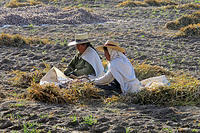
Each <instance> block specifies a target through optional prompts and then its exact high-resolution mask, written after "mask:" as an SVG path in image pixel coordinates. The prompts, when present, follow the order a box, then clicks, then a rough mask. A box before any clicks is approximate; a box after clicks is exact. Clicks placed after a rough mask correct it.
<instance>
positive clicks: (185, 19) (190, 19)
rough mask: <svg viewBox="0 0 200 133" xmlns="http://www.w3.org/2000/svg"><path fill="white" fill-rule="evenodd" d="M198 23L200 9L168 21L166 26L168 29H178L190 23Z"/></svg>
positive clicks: (199, 20) (199, 21)
mask: <svg viewBox="0 0 200 133" xmlns="http://www.w3.org/2000/svg"><path fill="white" fill-rule="evenodd" d="M198 23H200V11H197V12H194V13H192V14H190V15H184V16H182V17H180V18H178V19H177V20H175V21H171V22H168V23H167V24H166V26H165V27H166V28H168V29H170V30H178V29H181V28H183V27H186V26H188V25H190V24H198Z"/></svg>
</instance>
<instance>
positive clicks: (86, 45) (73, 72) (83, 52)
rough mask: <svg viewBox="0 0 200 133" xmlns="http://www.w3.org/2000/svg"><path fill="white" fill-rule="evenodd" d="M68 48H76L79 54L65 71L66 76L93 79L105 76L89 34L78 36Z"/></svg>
mask: <svg viewBox="0 0 200 133" xmlns="http://www.w3.org/2000/svg"><path fill="white" fill-rule="evenodd" d="M68 46H76V49H77V50H78V53H77V54H76V55H75V56H74V58H73V59H72V60H71V62H70V63H69V64H68V67H67V69H65V70H64V74H65V75H66V76H70V77H72V78H73V77H74V76H83V75H86V76H89V77H90V78H91V79H92V78H97V77H99V76H100V75H103V73H104V72H103V71H104V67H103V65H102V63H101V59H100V57H99V55H98V54H97V52H96V50H95V49H94V47H93V46H92V45H91V44H90V42H89V40H88V34H78V35H76V36H75V41H73V42H70V43H69V44H68Z"/></svg>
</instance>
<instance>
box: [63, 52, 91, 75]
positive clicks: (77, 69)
mask: <svg viewBox="0 0 200 133" xmlns="http://www.w3.org/2000/svg"><path fill="white" fill-rule="evenodd" d="M64 74H65V75H66V76H69V75H70V74H73V75H75V76H82V75H95V71H94V68H93V67H92V65H90V64H89V63H88V62H87V61H85V60H84V59H83V58H81V55H80V54H76V55H75V56H74V58H73V59H72V60H71V62H70V63H69V65H68V68H67V69H65V71H64Z"/></svg>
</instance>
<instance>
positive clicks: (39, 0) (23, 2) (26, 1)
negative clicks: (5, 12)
mask: <svg viewBox="0 0 200 133" xmlns="http://www.w3.org/2000/svg"><path fill="white" fill-rule="evenodd" d="M49 2H54V3H55V2H57V0H10V1H9V2H8V3H7V4H6V7H9V8H17V7H24V6H34V5H39V4H48V3H49Z"/></svg>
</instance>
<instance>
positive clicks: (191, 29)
mask: <svg viewBox="0 0 200 133" xmlns="http://www.w3.org/2000/svg"><path fill="white" fill-rule="evenodd" d="M177 36H178V37H200V23H198V24H191V25H188V26H186V27H183V28H181V29H180V31H179V32H178V33H177Z"/></svg>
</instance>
